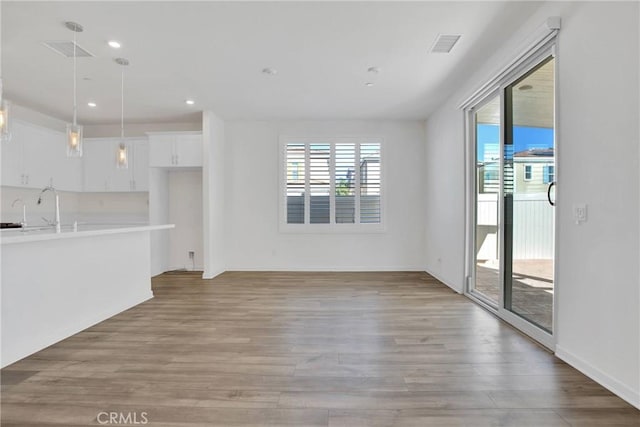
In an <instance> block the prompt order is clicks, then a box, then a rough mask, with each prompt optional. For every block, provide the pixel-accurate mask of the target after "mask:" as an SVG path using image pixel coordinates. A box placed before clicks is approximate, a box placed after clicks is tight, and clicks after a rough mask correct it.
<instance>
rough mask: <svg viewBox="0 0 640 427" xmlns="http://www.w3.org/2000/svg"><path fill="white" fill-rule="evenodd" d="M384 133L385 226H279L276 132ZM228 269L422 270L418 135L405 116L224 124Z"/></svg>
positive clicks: (421, 146) (420, 140)
mask: <svg viewBox="0 0 640 427" xmlns="http://www.w3.org/2000/svg"><path fill="white" fill-rule="evenodd" d="M280 135H291V136H295V135H299V136H322V135H326V136H347V135H366V136H379V137H382V138H384V144H385V145H384V147H383V159H382V162H383V165H384V166H383V167H384V170H383V174H384V175H383V180H384V181H385V183H384V185H385V188H384V190H385V194H384V197H385V202H386V206H387V209H386V212H385V213H386V219H385V225H386V231H385V232H382V233H366V234H365V233H353V234H313V233H312V234H308V233H305V234H293V233H281V232H280V231H279V219H278V212H279V210H278V203H279V197H278V196H279V179H278V178H279V176H280V173H281V172H280V171H279V155H280V149H279V136H280ZM226 138H227V144H226V167H227V173H226V185H225V187H226V191H227V193H226V198H225V205H226V214H225V216H226V246H225V248H226V257H227V262H226V269H227V270H423V269H424V260H423V258H424V233H423V226H422V224H423V217H424V203H423V200H424V198H423V197H424V194H423V192H422V191H421V187H422V182H423V179H422V176H423V175H422V174H423V170H424V161H423V159H424V143H423V140H424V133H423V128H422V125H421V123H419V122H412V121H405V122H366V121H358V122H348V121H344V122H342V121H336V122H324V121H320V122H246V121H236V122H226Z"/></svg>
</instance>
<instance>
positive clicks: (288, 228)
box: [280, 224, 386, 234]
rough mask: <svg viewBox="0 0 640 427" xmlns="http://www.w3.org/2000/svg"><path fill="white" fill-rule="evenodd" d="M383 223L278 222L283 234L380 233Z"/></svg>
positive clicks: (384, 230)
mask: <svg viewBox="0 0 640 427" xmlns="http://www.w3.org/2000/svg"><path fill="white" fill-rule="evenodd" d="M385 232H386V228H385V226H384V224H280V233H284V234H381V233H385Z"/></svg>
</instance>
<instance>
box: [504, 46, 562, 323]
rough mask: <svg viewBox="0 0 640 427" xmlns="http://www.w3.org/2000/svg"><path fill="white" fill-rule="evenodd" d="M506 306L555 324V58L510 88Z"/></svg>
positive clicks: (507, 109)
mask: <svg viewBox="0 0 640 427" xmlns="http://www.w3.org/2000/svg"><path fill="white" fill-rule="evenodd" d="M504 104H505V126H504V130H505V134H504V135H505V137H504V149H503V153H504V173H503V176H504V179H503V184H502V187H503V192H504V241H505V245H504V249H505V250H504V308H505V309H507V310H509V311H510V312H512V313H514V314H516V315H518V316H520V317H522V318H523V319H525V320H527V321H528V322H531V323H532V324H534V325H536V326H538V327H540V328H542V329H543V330H545V331H547V332H549V333H551V331H552V326H553V293H554V292H553V291H554V286H553V269H554V234H555V232H554V207H553V204H554V203H555V202H554V201H553V200H552V198H553V197H554V195H553V194H552V193H553V187H554V185H555V172H556V164H555V130H554V60H553V58H552V57H547V58H545V59H544V60H543V61H542V62H541V63H539V64H537V65H536V66H535V67H534V68H533V69H532V70H530V71H529V72H527V73H526V74H525V75H524V76H522V77H520V78H519V79H518V80H516V81H515V82H513V83H511V84H510V85H508V86H507V87H506V88H505V93H504Z"/></svg>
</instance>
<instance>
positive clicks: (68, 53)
mask: <svg viewBox="0 0 640 427" xmlns="http://www.w3.org/2000/svg"><path fill="white" fill-rule="evenodd" d="M44 45H45V46H46V47H48V48H49V49H51V50H53V51H54V52H57V53H59V54H60V55H62V56H64V57H66V58H73V45H74V43H73V42H71V41H48V42H44ZM75 45H76V57H78V58H87V57H92V56H95V55H94V54H92V53H91V52H89V51H88V50H85V49H83V48H81V47H80V46H79V45H78V44H77V43H76V44H75Z"/></svg>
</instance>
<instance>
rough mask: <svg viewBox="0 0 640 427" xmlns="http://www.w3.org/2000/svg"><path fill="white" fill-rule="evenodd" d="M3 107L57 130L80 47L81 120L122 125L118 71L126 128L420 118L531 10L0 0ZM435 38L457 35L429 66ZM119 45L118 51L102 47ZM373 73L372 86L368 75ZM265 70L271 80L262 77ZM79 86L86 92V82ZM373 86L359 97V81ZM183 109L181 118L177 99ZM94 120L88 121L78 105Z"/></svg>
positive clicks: (67, 108) (68, 106) (517, 5)
mask: <svg viewBox="0 0 640 427" xmlns="http://www.w3.org/2000/svg"><path fill="white" fill-rule="evenodd" d="M0 4H1V7H2V77H3V81H4V90H5V97H6V98H9V99H12V100H13V101H14V102H16V103H18V104H21V105H24V106H28V107H31V108H34V109H36V110H38V111H41V112H43V113H47V114H50V115H52V116H54V117H58V118H61V119H64V120H69V119H70V116H71V110H72V96H71V93H72V79H71V76H72V62H73V60H72V59H68V58H64V57H63V56H61V55H59V54H57V53H55V52H53V51H51V50H50V49H48V48H47V47H45V46H43V45H42V42H44V41H47V40H72V38H73V33H72V32H71V31H69V30H67V29H66V28H65V26H64V22H65V21H75V22H78V23H80V24H81V25H83V26H84V29H85V31H84V32H83V33H80V34H79V35H78V45H80V46H81V47H83V48H85V49H87V50H89V51H90V52H92V53H93V54H94V55H95V57H94V58H81V59H78V76H79V79H78V80H79V81H78V104H79V121H80V122H81V123H83V124H108V123H118V122H119V120H120V70H121V67H120V66H118V65H117V64H115V63H114V62H113V58H115V57H118V56H121V57H125V58H127V59H129V60H130V62H131V65H130V66H129V67H127V69H126V74H125V76H126V77H125V79H126V83H125V85H126V86H125V88H126V89H125V90H126V93H125V103H126V105H125V115H126V121H127V122H129V123H161V122H169V121H170V122H184V121H196V120H199V118H200V114H199V112H200V111H202V110H204V109H212V110H213V111H215V112H216V113H217V114H219V115H220V116H222V117H223V118H225V119H424V118H425V117H427V116H428V114H429V113H430V112H431V111H433V109H434V108H435V107H436V106H437V105H439V104H440V103H441V102H442V100H443V99H444V98H445V97H446V96H448V95H449V94H450V93H451V92H452V91H453V90H455V88H456V86H457V85H458V84H459V83H460V82H461V81H462V79H464V78H465V76H468V74H469V73H470V72H471V71H472V70H473V68H475V67H477V66H478V65H480V64H482V62H483V61H484V60H485V59H486V57H487V56H488V55H490V54H491V53H492V52H493V51H494V50H495V49H496V48H497V47H498V46H500V44H501V42H502V40H503V39H504V38H505V37H508V36H509V35H510V34H512V33H513V31H515V30H516V29H517V28H518V26H519V25H521V23H522V22H523V21H524V20H526V19H527V18H528V17H529V16H530V15H531V13H533V11H535V10H536V9H537V8H538V7H539V5H540V3H537V2H513V3H508V2H478V1H472V2H453V1H448V2H406V3H405V2H368V3H367V2H255V3H249V2H226V3H216V2H193V3H191V2H178V1H173V2H141V1H137V2H94V1H91V2H10V1H2V2H1V3H0ZM439 33H444V34H462V38H461V40H460V41H459V42H458V44H457V45H456V46H455V47H454V49H453V51H452V52H451V53H450V54H430V53H428V50H429V48H430V46H431V44H432V43H433V41H434V39H435V38H436V36H437V35H438V34H439ZM109 39H116V40H119V41H120V42H121V43H122V45H123V47H122V48H121V49H119V50H118V51H116V50H113V49H111V48H110V47H108V46H107V44H106V42H107V40H109ZM372 66H376V67H379V68H380V69H381V72H380V73H379V74H377V75H372V74H371V73H367V69H368V68H369V67H372ZM265 67H273V68H275V69H277V70H278V73H277V74H276V75H273V76H269V75H266V74H263V73H262V72H261V70H262V69H263V68H265ZM83 78H89V79H90V80H83ZM369 81H371V82H373V83H374V86H373V87H366V86H365V83H366V82H369ZM187 98H193V99H195V101H196V105H194V106H192V107H188V106H187V105H185V103H184V100H185V99H187ZM90 100H91V101H95V102H96V103H97V104H98V108H96V109H89V107H87V105H86V104H87V101H90Z"/></svg>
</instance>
